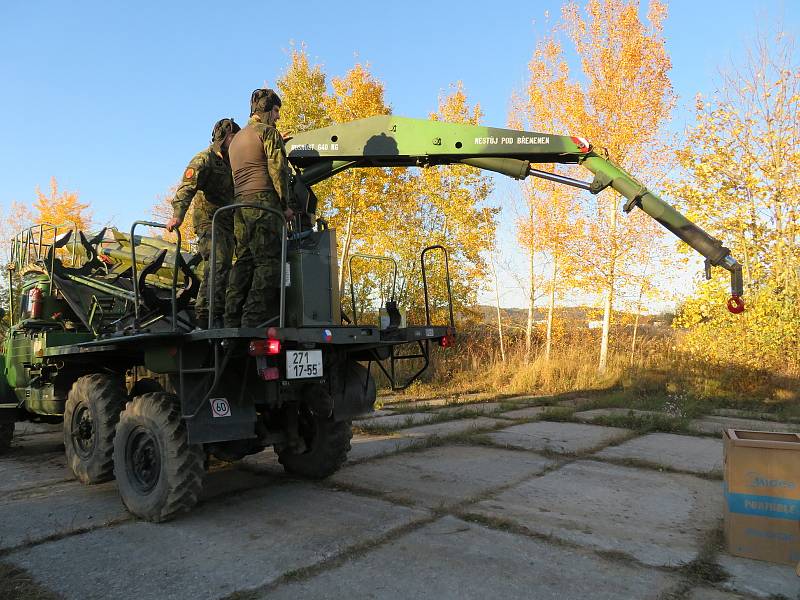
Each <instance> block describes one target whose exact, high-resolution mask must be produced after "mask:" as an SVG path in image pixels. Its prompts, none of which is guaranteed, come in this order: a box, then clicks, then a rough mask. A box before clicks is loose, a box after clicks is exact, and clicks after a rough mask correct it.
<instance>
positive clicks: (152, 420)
mask: <svg viewBox="0 0 800 600" xmlns="http://www.w3.org/2000/svg"><path fill="white" fill-rule="evenodd" d="M204 460H205V452H204V451H203V447H202V445H200V444H189V443H188V440H187V435H186V425H185V423H184V422H183V421H182V420H181V415H180V408H179V403H178V399H177V397H176V396H174V395H173V394H167V393H165V392H153V393H150V394H143V395H141V396H137V397H136V398H134V399H133V400H132V401H130V402H128V404H127V406H126V407H125V410H124V411H122V414H121V415H120V419H119V424H118V425H117V435H116V437H115V438H114V475H115V476H116V478H117V485H118V486H119V493H120V496H122V502H123V503H124V504H125V506H126V507H127V509H128V510H129V511H130V512H132V513H133V514H134V515H136V516H137V517H141V518H142V519H146V520H148V521H153V522H160V521H167V520H168V519H171V518H172V517H174V516H175V515H176V514H178V513H180V512H183V511H188V510H190V509H191V508H192V507H193V506H194V505H195V504H197V499H198V497H199V495H200V491H201V490H202V488H203V475H204V474H205V470H204V468H203V462H204Z"/></svg>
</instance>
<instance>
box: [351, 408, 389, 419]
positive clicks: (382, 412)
mask: <svg viewBox="0 0 800 600" xmlns="http://www.w3.org/2000/svg"><path fill="white" fill-rule="evenodd" d="M392 414H394V413H393V412H392V411H391V410H387V409H385V408H379V409H378V410H373V411H372V412H371V413H369V414H367V415H364V416H362V417H360V419H359V420H361V421H365V420H368V419H376V418H378V417H387V416H389V415H392Z"/></svg>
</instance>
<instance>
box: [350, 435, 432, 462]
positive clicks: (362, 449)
mask: <svg viewBox="0 0 800 600" xmlns="http://www.w3.org/2000/svg"><path fill="white" fill-rule="evenodd" d="M419 443H420V440H419V439H417V438H408V437H400V436H396V435H379V436H353V439H352V440H351V442H350V446H351V450H350V452H348V454H347V460H348V461H349V462H357V461H361V460H367V459H370V458H377V457H378V456H386V455H387V454H394V453H395V452H399V451H400V450H404V449H405V448H408V447H409V446H413V445H414V444H419Z"/></svg>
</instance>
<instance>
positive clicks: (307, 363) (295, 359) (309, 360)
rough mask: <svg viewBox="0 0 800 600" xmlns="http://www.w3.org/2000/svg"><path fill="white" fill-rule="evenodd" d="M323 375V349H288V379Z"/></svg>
mask: <svg viewBox="0 0 800 600" xmlns="http://www.w3.org/2000/svg"><path fill="white" fill-rule="evenodd" d="M307 377H322V350H287V351H286V379H305V378H307Z"/></svg>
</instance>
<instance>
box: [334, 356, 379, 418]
mask: <svg viewBox="0 0 800 600" xmlns="http://www.w3.org/2000/svg"><path fill="white" fill-rule="evenodd" d="M376 397H377V392H376V390H375V380H374V379H373V378H372V375H370V373H369V371H367V368H366V367H365V366H364V365H362V364H359V363H357V362H353V361H348V363H347V374H346V376H345V378H344V389H343V391H342V393H341V394H337V395H335V396H334V401H333V419H334V420H335V421H351V420H352V419H353V417H357V416H360V415H364V414H367V413H370V412H372V411H373V406H374V404H375V399H376Z"/></svg>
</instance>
